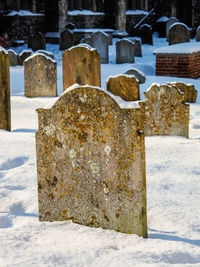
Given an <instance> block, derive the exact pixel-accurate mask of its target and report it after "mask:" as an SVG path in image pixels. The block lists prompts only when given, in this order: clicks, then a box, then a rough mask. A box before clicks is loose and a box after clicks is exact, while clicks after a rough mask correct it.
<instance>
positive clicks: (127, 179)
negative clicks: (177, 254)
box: [36, 86, 147, 237]
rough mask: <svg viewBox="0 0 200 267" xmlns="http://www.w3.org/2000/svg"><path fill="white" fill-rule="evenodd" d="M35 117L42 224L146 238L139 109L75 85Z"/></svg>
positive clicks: (142, 153)
mask: <svg viewBox="0 0 200 267" xmlns="http://www.w3.org/2000/svg"><path fill="white" fill-rule="evenodd" d="M134 105H136V104H135V103H134ZM37 113H38V120H39V129H38V131H37V133H36V151H37V152H36V153H37V175H38V198H39V199H38V200H39V220H40V221H64V220H72V221H73V222H75V223H79V224H83V225H87V226H92V227H102V228H105V229H111V230H116V231H119V232H122V233H128V234H138V235H140V236H143V237H146V236H147V219H146V177H145V144H144V135H143V134H142V130H143V124H142V121H141V119H140V108H138V106H137V108H131V109H121V108H120V107H119V105H118V104H117V102H116V101H115V100H114V99H113V98H112V97H111V96H109V95H108V94H107V93H106V92H105V91H102V90H100V88H99V89H97V88H94V87H89V86H81V87H80V86H78V87H76V86H74V87H73V89H72V88H71V89H70V90H68V91H66V92H65V93H64V94H62V96H61V97H60V98H59V99H58V100H57V101H56V102H55V104H54V105H53V106H52V108H51V109H38V110H37Z"/></svg>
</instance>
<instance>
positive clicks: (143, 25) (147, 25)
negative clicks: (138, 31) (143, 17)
mask: <svg viewBox="0 0 200 267" xmlns="http://www.w3.org/2000/svg"><path fill="white" fill-rule="evenodd" d="M142 27H148V28H149V29H152V27H151V25H149V24H147V23H144V24H142V25H141V28H142Z"/></svg>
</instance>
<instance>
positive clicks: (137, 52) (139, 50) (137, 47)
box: [132, 39, 142, 57]
mask: <svg viewBox="0 0 200 267" xmlns="http://www.w3.org/2000/svg"><path fill="white" fill-rule="evenodd" d="M132 42H133V43H134V44H135V57H142V47H141V43H140V41H139V40H137V39H133V40H132Z"/></svg>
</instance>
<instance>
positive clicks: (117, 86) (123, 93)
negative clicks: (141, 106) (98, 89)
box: [106, 74, 140, 101]
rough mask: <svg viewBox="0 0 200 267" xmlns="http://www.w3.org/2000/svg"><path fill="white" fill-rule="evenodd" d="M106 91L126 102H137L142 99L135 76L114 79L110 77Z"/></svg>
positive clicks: (123, 75)
mask: <svg viewBox="0 0 200 267" xmlns="http://www.w3.org/2000/svg"><path fill="white" fill-rule="evenodd" d="M106 89H107V90H108V91H109V92H111V93H112V94H114V95H116V96H120V97H121V98H122V99H124V100H126V101H136V100H139V99H140V89H139V82H138V81H137V79H136V78H135V76H130V75H125V74H121V75H118V76H113V77H112V76H110V77H109V79H108V80H107V82H106Z"/></svg>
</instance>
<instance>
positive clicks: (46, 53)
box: [35, 50, 54, 59]
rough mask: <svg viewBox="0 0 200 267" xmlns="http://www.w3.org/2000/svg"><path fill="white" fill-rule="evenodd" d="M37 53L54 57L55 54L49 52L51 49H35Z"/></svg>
mask: <svg viewBox="0 0 200 267" xmlns="http://www.w3.org/2000/svg"><path fill="white" fill-rule="evenodd" d="M35 53H40V54H44V55H46V56H48V57H50V58H52V59H54V54H53V53H51V52H49V51H47V50H37V51H35Z"/></svg>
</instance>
